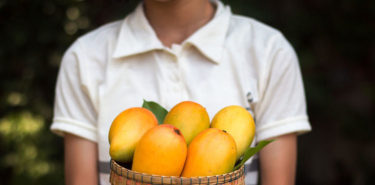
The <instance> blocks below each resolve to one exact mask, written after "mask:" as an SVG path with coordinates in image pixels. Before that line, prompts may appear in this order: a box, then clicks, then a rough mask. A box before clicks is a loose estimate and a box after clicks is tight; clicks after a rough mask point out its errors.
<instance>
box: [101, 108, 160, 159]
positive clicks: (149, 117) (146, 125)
mask: <svg viewBox="0 0 375 185" xmlns="http://www.w3.org/2000/svg"><path fill="white" fill-rule="evenodd" d="M157 125H158V120H157V119H156V117H155V115H154V114H153V113H152V112H151V111H149V110H147V109H145V108H140V107H134V108H129V109H127V110H125V111H123V112H121V113H120V114H119V115H118V116H117V117H116V118H115V119H114V120H113V122H112V124H111V128H110V129H109V134H108V140H109V144H110V147H109V154H110V156H111V158H112V159H113V160H115V161H119V162H124V163H126V162H131V160H132V158H133V154H134V149H135V146H136V145H137V143H138V141H139V140H140V139H141V137H142V136H143V134H144V133H145V132H146V131H148V130H149V129H151V128H152V127H155V126H157Z"/></svg>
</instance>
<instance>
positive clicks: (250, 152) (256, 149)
mask: <svg viewBox="0 0 375 185" xmlns="http://www.w3.org/2000/svg"><path fill="white" fill-rule="evenodd" d="M273 141H275V140H265V141H261V142H259V143H258V144H257V146H255V147H251V148H250V147H249V148H247V149H246V151H245V153H244V154H243V156H242V159H241V161H240V162H239V163H238V164H237V165H236V166H235V167H234V170H233V171H235V170H238V169H240V168H241V166H242V165H244V164H245V162H246V161H247V160H249V159H250V157H251V156H253V155H254V154H256V153H258V152H259V151H260V150H261V149H262V148H264V147H265V146H267V145H268V144H270V143H271V142H273Z"/></svg>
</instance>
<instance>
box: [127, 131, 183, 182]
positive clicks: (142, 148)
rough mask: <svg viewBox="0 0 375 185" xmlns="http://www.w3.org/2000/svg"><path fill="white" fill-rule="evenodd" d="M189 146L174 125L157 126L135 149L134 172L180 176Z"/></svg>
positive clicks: (144, 136)
mask: <svg viewBox="0 0 375 185" xmlns="http://www.w3.org/2000/svg"><path fill="white" fill-rule="evenodd" d="M186 154H187V145H186V142H185V139H184V137H183V136H182V134H181V132H180V130H178V128H176V127H175V126H173V125H169V124H162V125H159V126H156V127H154V128H152V129H150V130H149V131H147V132H146V133H145V135H143V137H142V138H141V140H140V141H139V143H138V145H137V146H136V148H135V152H134V158H133V165H132V170H134V171H137V172H140V173H148V174H155V175H165V176H180V174H181V172H182V169H183V167H184V164H185V160H186Z"/></svg>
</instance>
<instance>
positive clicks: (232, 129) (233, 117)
mask: <svg viewBox="0 0 375 185" xmlns="http://www.w3.org/2000/svg"><path fill="white" fill-rule="evenodd" d="M211 127H212V128H218V129H222V130H226V131H227V132H228V133H229V134H231V135H232V136H233V138H234V140H235V141H236V144H237V159H239V158H240V157H241V156H242V155H243V153H244V152H245V150H246V149H247V148H248V147H249V146H250V144H251V142H252V141H253V139H254V134H255V123H254V119H253V117H252V116H251V114H250V113H249V112H248V111H247V110H246V109H245V108H243V107H241V106H237V105H231V106H227V107H224V108H223V109H221V110H220V111H219V112H218V113H216V115H215V116H214V118H213V119H212V123H211Z"/></svg>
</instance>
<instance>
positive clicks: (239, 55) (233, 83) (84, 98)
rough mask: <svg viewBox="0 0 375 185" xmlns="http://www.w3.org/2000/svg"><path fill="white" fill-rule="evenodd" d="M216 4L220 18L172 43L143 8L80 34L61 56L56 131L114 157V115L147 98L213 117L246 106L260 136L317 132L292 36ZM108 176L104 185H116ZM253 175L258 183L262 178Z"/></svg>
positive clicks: (101, 154)
mask: <svg viewBox="0 0 375 185" xmlns="http://www.w3.org/2000/svg"><path fill="white" fill-rule="evenodd" d="M215 3H216V5H217V7H216V13H215V16H214V18H213V19H212V20H211V21H210V22H209V23H208V24H206V25H205V26H203V27H202V28H201V29H199V30H198V31H196V32H195V33H194V34H193V35H192V36H190V37H189V38H188V39H187V40H185V41H184V42H183V43H181V44H179V45H173V46H172V47H171V48H167V47H164V46H163V45H162V43H161V42H160V41H159V40H158V38H157V36H156V34H155V32H154V31H153V29H152V27H151V26H150V25H149V23H148V22H147V19H146V18H145V15H144V12H143V8H142V5H139V6H138V8H137V9H136V10H135V11H134V12H133V13H131V14H130V15H129V16H127V17H126V18H125V19H124V20H121V21H116V22H113V23H110V24H107V25H104V26H102V27H100V28H98V29H96V30H94V31H92V32H90V33H88V34H86V35H84V36H82V37H80V38H79V39H78V40H77V41H76V42H75V43H74V44H73V45H72V46H71V47H70V48H69V49H68V50H67V51H66V53H65V56H64V57H63V60H62V64H61V68H60V72H59V76H58V81H57V86H56V100H55V109H54V120H53V124H52V126H51V129H52V131H53V132H55V133H58V134H60V135H63V134H64V133H65V132H68V133H72V134H75V135H78V136H80V137H82V138H86V139H88V140H91V141H94V142H97V143H98V148H99V161H104V162H108V161H109V159H110V157H109V152H108V151H109V144H108V135H107V134H108V131H109V127H110V125H111V122H112V120H113V119H114V118H115V116H116V115H117V114H119V113H120V112H121V111H123V110H125V109H127V108H129V107H135V106H141V105H142V101H143V99H145V100H149V101H155V102H158V103H160V104H161V105H162V106H164V107H165V108H167V109H168V110H169V109H171V108H172V107H173V106H174V105H175V104H177V103H178V102H181V101H184V100H192V101H195V102H198V103H200V104H201V105H203V106H204V107H206V109H207V111H208V113H209V116H210V118H211V119H212V118H213V116H214V114H215V113H216V112H218V111H219V110H220V109H221V108H223V107H225V106H228V105H241V106H243V107H245V108H247V109H248V110H249V111H250V112H252V113H253V115H254V117H255V120H256V126H257V129H256V141H260V140H265V139H268V138H271V137H275V136H280V135H283V134H287V133H292V132H297V133H304V132H307V131H310V130H311V127H310V124H309V122H308V118H307V115H306V103H305V96H304V88H303V84H302V78H301V74H300V69H299V64H298V59H297V57H296V54H295V52H294V50H293V48H292V47H291V46H290V44H289V43H288V41H287V40H286V39H285V38H284V37H283V35H282V34H281V33H280V32H279V31H277V30H275V29H273V28H271V27H269V26H266V25H264V24H262V23H260V22H258V21H256V20H254V19H251V18H248V17H243V16H238V15H234V14H232V13H231V11H230V8H229V7H228V6H224V5H223V4H222V3H221V2H220V1H215ZM254 174H257V172H256V171H255V172H254ZM104 176H107V177H108V174H101V175H100V177H101V184H109V182H108V178H103V177H104ZM246 179H247V180H246V183H247V184H256V182H257V179H256V175H254V176H253V177H251V178H249V177H247V178H246ZM248 179H252V181H253V182H249V181H250V180H248Z"/></svg>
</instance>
